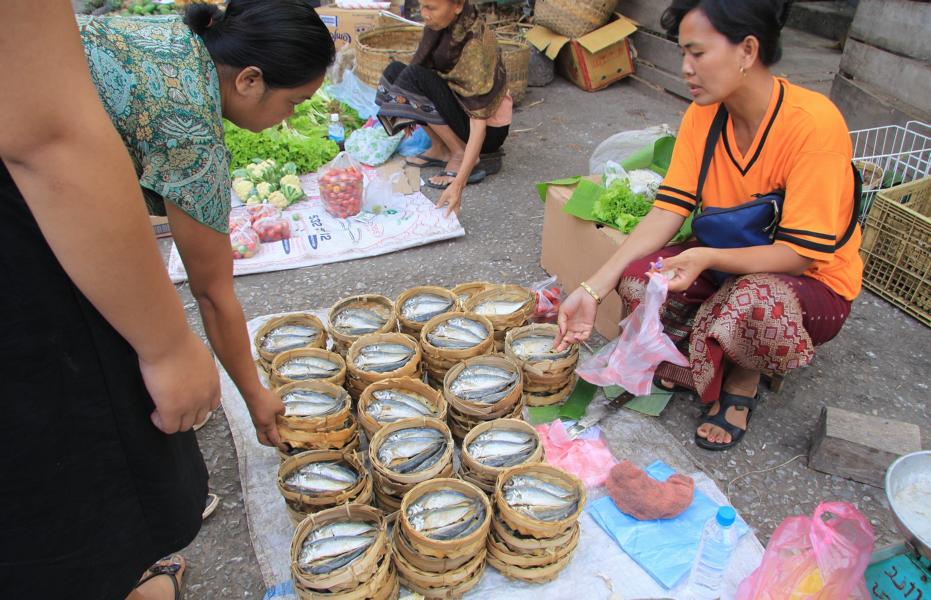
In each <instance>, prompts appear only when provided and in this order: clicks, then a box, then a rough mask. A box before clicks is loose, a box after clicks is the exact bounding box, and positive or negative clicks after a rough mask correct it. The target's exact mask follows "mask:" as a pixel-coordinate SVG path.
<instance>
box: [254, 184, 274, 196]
mask: <svg viewBox="0 0 931 600" xmlns="http://www.w3.org/2000/svg"><path fill="white" fill-rule="evenodd" d="M274 191H275V190H273V189H272V184H270V183H268V182H266V181H263V182H262V183H260V184H259V185H257V186H255V193H257V194H258V195H259V198H261V199H262V200H265V199H267V198H268V197H269V196H270V195H271V193H272V192H274Z"/></svg>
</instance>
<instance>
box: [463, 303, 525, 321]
mask: <svg viewBox="0 0 931 600" xmlns="http://www.w3.org/2000/svg"><path fill="white" fill-rule="evenodd" d="M529 302H530V300H523V301H521V302H518V301H516V300H487V301H485V302H482V303H481V304H479V305H478V306H476V307H475V308H474V309H473V311H472V312H474V313H476V314H479V315H482V316H484V317H503V316H505V315H511V314H514V313H516V312H517V311H519V310H521V309H522V308H524V307H526V306H527V304H528V303H529Z"/></svg>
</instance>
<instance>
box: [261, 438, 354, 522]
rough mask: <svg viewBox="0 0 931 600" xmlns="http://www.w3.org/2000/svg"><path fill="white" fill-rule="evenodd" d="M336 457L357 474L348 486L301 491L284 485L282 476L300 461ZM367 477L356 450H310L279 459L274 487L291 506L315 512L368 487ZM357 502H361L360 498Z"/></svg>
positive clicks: (296, 466) (303, 463)
mask: <svg viewBox="0 0 931 600" xmlns="http://www.w3.org/2000/svg"><path fill="white" fill-rule="evenodd" d="M327 461H340V462H343V463H345V464H347V465H349V467H351V468H352V469H353V470H354V471H355V472H356V474H357V475H358V476H359V479H358V481H356V483H355V484H354V485H353V486H352V487H349V488H347V489H345V490H343V491H341V492H335V493H324V494H305V493H302V492H297V491H294V490H291V489H288V488H287V487H286V486H285V484H284V480H285V477H287V476H288V475H289V474H290V473H291V472H293V471H296V470H297V469H299V468H301V467H303V466H304V465H307V464H310V463H315V462H327ZM371 479H372V478H371V477H370V476H369V473H368V471H367V470H366V469H365V465H364V464H363V463H362V460H361V459H360V458H359V456H358V455H357V454H356V453H354V452H353V453H351V454H349V453H345V452H339V451H337V450H311V451H309V452H304V453H302V454H298V455H297V456H292V457H291V458H289V459H288V460H286V461H284V462H283V463H281V466H280V467H278V482H277V484H278V491H279V492H281V496H282V497H283V498H284V499H285V501H287V502H289V503H291V504H292V505H293V507H294V508H296V509H300V508H307V509H308V511H307V512H316V511H319V510H323V509H324V508H330V507H332V506H338V505H340V504H346V503H347V502H352V501H353V500H354V499H355V498H356V497H357V496H359V495H360V494H361V493H362V492H363V491H364V490H365V489H366V488H371V484H372V481H371ZM360 504H363V503H362V502H360Z"/></svg>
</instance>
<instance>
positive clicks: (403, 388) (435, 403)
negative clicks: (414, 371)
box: [356, 377, 447, 439]
mask: <svg viewBox="0 0 931 600" xmlns="http://www.w3.org/2000/svg"><path fill="white" fill-rule="evenodd" d="M381 390H396V391H398V392H401V393H407V394H413V395H415V396H418V397H420V398H423V399H424V401H425V403H426V404H427V405H428V406H430V407H431V408H432V409H433V414H432V415H431V416H432V417H433V418H435V419H438V420H440V421H446V410H447V404H446V398H444V397H443V394H441V393H440V392H438V391H437V390H435V389H433V388H432V387H430V386H429V385H427V384H425V383H424V382H422V381H420V380H419V379H414V378H413V377H392V378H390V379H383V380H381V381H376V382H375V383H373V384H372V385H370V386H368V387H367V388H365V391H364V392H362V395H361V396H360V397H359V403H358V407H357V413H356V414H357V418H358V421H359V423H360V424H361V425H362V428H363V429H364V430H365V435H366V437H368V439H372V437H374V435H375V434H376V433H377V432H378V430H379V429H381V428H382V427H384V426H385V425H388V424H389V423H382V422H380V421H378V420H376V419H374V418H372V416H371V415H369V414H368V412H366V411H367V409H368V407H369V405H371V404H372V402H373V401H374V400H375V397H374V394H375V392H378V391H381Z"/></svg>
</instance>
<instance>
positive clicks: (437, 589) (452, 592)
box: [393, 549, 488, 600]
mask: <svg viewBox="0 0 931 600" xmlns="http://www.w3.org/2000/svg"><path fill="white" fill-rule="evenodd" d="M487 554H488V551H487V550H485V549H482V551H481V553H480V554H479V555H478V556H476V557H475V559H474V560H473V561H472V562H471V563H469V564H468V565H466V567H469V568H472V569H473V571H472V572H468V571H467V572H468V579H466V580H465V581H463V582H462V583H460V584H458V585H439V586H435V585H430V584H431V583H435V582H436V581H437V580H438V579H439V581H442V579H440V578H439V577H437V576H435V575H434V576H430V575H429V574H426V573H424V572H422V571H419V570H417V569H416V568H414V567H412V566H411V565H410V564H409V563H407V562H406V561H405V560H404V558H403V557H401V556H399V555H398V554H397V553H395V554H394V556H393V558H394V564H395V567H396V568H397V570H398V577H400V579H401V583H402V584H403V585H404V587H406V588H407V589H408V590H410V591H412V592H415V593H417V594H420V595H421V596H423V597H424V598H428V599H430V600H455V599H458V598H462V596H463V595H465V593H466V592H468V591H469V590H471V589H472V588H474V587H475V586H476V585H478V582H479V581H481V579H482V575H484V574H485V558H486V556H487ZM473 563H474V564H475V565H476V566H475V567H473ZM463 569H465V567H463ZM455 575H456V576H457V577H458V576H459V573H456V574H455ZM440 577H442V576H440Z"/></svg>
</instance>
